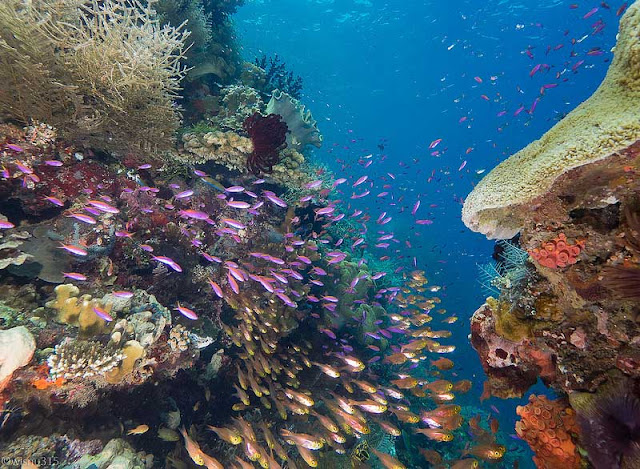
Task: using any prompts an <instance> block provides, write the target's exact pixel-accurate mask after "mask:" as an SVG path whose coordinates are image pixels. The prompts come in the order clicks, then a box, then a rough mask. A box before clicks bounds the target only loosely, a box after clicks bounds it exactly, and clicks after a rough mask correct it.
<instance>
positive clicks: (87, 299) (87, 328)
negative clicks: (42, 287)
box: [46, 283, 113, 337]
mask: <svg viewBox="0 0 640 469" xmlns="http://www.w3.org/2000/svg"><path fill="white" fill-rule="evenodd" d="M54 292H55V294H56V298H55V299H54V300H51V301H49V302H47V303H46V306H47V307H48V308H52V309H55V310H56V311H57V313H58V316H57V321H58V322H60V323H62V324H70V325H74V326H78V328H79V330H80V334H81V335H82V336H85V337H86V336H90V335H93V334H96V333H99V332H101V331H104V328H105V324H106V321H105V319H104V318H103V317H100V315H98V314H97V313H96V309H97V310H98V311H104V312H105V313H106V314H109V313H110V312H111V308H112V306H113V304H112V303H106V302H103V301H101V300H98V299H95V298H92V297H91V295H82V296H78V295H79V294H80V289H79V288H78V287H76V286H75V285H73V284H70V283H65V284H63V285H58V286H57V287H56V288H55V289H54Z"/></svg>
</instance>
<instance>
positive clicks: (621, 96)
mask: <svg viewBox="0 0 640 469" xmlns="http://www.w3.org/2000/svg"><path fill="white" fill-rule="evenodd" d="M639 35H640V2H635V3H634V4H633V5H631V6H630V7H629V8H628V9H627V11H626V13H625V14H624V16H623V17H622V19H621V21H620V31H619V33H618V41H617V44H616V47H615V49H614V58H613V61H612V63H611V66H610V67H609V70H608V72H607V75H606V77H605V79H604V80H603V82H602V83H601V84H600V86H599V88H598V89H597V90H596V91H595V92H594V93H593V95H592V96H591V97H590V98H589V99H587V100H586V101H585V102H583V103H582V104H580V105H579V106H578V107H577V108H576V109H574V110H573V111H572V112H571V113H570V114H568V115H567V116H566V117H565V118H564V119H562V120H561V121H560V122H558V123H557V124H556V125H555V126H553V127H552V128H551V129H550V130H549V131H548V132H547V133H546V134H544V135H543V136H542V138H540V139H539V140H536V141H534V142H532V143H530V144H529V145H528V146H526V147H525V148H523V149H522V150H520V151H519V152H517V153H516V154H514V155H512V156H511V157H510V158H508V159H507V160H505V161H503V162H502V163H500V164H499V165H498V166H497V167H496V168H495V169H493V170H492V171H491V172H490V173H489V174H488V175H487V176H486V177H485V178H484V179H482V180H481V181H480V183H479V184H478V185H477V186H476V188H475V189H474V190H473V191H472V192H471V194H469V196H468V197H467V199H466V201H465V204H464V207H463V209H462V220H463V221H464V223H465V225H467V227H469V228H470V229H471V230H473V231H477V232H480V233H483V234H485V235H486V236H487V237H488V238H490V239H496V238H502V239H506V238H511V237H513V236H514V235H515V234H516V233H517V232H518V231H520V229H521V228H522V226H523V224H524V221H525V219H526V216H527V212H528V211H530V210H531V206H532V205H533V204H535V203H536V202H538V201H539V200H537V199H539V198H541V197H542V196H544V195H545V194H546V193H547V192H548V191H549V190H550V189H551V188H552V186H553V184H554V182H555V181H556V180H557V179H558V178H559V177H560V176H561V175H563V174H564V173H567V172H568V171H570V170H572V169H575V168H578V167H581V166H583V165H587V164H590V163H595V162H597V161H601V160H604V159H607V158H608V157H610V156H612V155H615V154H616V153H617V152H620V151H622V150H624V149H626V148H627V147H629V146H630V145H631V144H633V143H635V142H636V141H638V140H639V139H640V41H639V40H638V37H639Z"/></svg>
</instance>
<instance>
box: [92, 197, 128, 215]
mask: <svg viewBox="0 0 640 469" xmlns="http://www.w3.org/2000/svg"><path fill="white" fill-rule="evenodd" d="M87 203H88V204H89V205H92V206H93V207H95V208H97V209H98V210H100V211H102V212H106V213H120V210H118V209H117V208H115V207H113V206H111V205H109V204H107V203H105V202H102V201H101V200H90V201H89V202H87Z"/></svg>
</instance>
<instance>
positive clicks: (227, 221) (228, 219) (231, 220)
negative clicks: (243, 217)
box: [220, 218, 246, 230]
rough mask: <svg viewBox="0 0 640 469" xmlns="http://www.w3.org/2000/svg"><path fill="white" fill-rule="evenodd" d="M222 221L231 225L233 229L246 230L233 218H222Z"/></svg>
mask: <svg viewBox="0 0 640 469" xmlns="http://www.w3.org/2000/svg"><path fill="white" fill-rule="evenodd" d="M220 221H221V222H222V223H224V224H226V225H229V226H230V227H231V228H235V229H237V230H244V229H245V228H246V226H245V225H243V224H242V223H240V222H239V221H237V220H234V219H232V218H222V219H221V220H220Z"/></svg>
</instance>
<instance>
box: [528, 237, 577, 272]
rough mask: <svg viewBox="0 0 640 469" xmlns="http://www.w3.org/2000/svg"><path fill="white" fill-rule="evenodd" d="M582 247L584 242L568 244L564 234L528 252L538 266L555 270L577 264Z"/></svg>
mask: <svg viewBox="0 0 640 469" xmlns="http://www.w3.org/2000/svg"><path fill="white" fill-rule="evenodd" d="M584 246H585V241H584V240H580V241H576V243H575V244H570V243H569V241H567V237H566V236H565V234H564V233H560V234H559V235H558V237H557V238H553V239H552V240H551V241H545V242H544V243H542V244H541V245H540V247H539V248H535V249H533V250H531V251H529V254H531V257H533V258H534V259H535V260H536V261H537V262H538V264H540V265H542V266H544V267H549V268H551V269H557V268H559V267H566V266H568V265H571V264H575V263H576V262H578V256H579V255H580V253H581V252H582V250H583V249H584Z"/></svg>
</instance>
